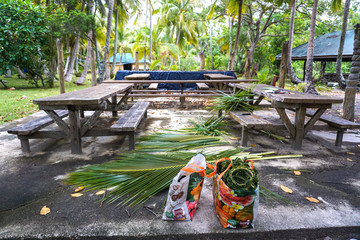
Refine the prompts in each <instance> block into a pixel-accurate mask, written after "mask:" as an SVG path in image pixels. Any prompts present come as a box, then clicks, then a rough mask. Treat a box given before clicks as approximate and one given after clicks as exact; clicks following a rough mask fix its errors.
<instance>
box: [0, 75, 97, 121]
mask: <svg viewBox="0 0 360 240" xmlns="http://www.w3.org/2000/svg"><path fill="white" fill-rule="evenodd" d="M74 78H75V77H74ZM89 78H90V77H88V78H87V79H89ZM1 79H2V80H6V81H7V83H6V85H7V86H8V88H5V87H4V86H3V85H2V84H0V99H1V104H0V125H1V124H4V123H7V122H11V121H14V120H16V119H19V118H23V117H25V116H28V115H30V114H32V113H35V112H38V111H39V108H38V106H37V105H35V104H33V100H34V99H37V98H43V97H48V96H53V95H57V94H59V93H60V88H59V82H58V81H57V82H55V87H54V88H41V87H39V88H36V87H35V85H34V84H31V83H30V82H28V81H27V80H24V79H17V78H6V79H4V78H1ZM40 85H41V84H40ZM90 86H91V82H90V81H88V80H86V81H85V83H84V85H82V86H77V85H76V84H74V82H66V83H65V90H66V92H71V91H75V90H79V89H82V88H86V87H90Z"/></svg>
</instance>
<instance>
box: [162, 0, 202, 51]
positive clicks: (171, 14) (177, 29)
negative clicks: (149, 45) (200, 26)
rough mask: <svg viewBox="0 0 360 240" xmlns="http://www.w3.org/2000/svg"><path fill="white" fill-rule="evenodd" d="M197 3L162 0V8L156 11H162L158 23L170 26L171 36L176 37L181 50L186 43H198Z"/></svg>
mask: <svg viewBox="0 0 360 240" xmlns="http://www.w3.org/2000/svg"><path fill="white" fill-rule="evenodd" d="M194 3H195V4H192V1H191V0H161V1H160V4H161V6H160V8H159V9H157V10H156V12H159V13H160V18H159V19H158V24H159V25H161V26H169V27H170V36H172V37H175V44H176V46H177V47H178V50H179V54H180V50H182V47H183V46H184V44H185V43H188V44H196V42H197V39H196V28H197V21H196V14H195V12H194V7H195V6H196V1H194Z"/></svg>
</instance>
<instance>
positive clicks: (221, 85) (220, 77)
mask: <svg viewBox="0 0 360 240" xmlns="http://www.w3.org/2000/svg"><path fill="white" fill-rule="evenodd" d="M204 78H205V79H209V80H217V81H219V82H213V83H212V84H213V85H214V87H215V88H216V89H220V90H222V89H226V88H228V85H229V83H234V82H228V81H227V80H230V79H236V78H235V77H233V76H228V75H225V74H219V73H205V74H204ZM242 82H257V80H256V79H244V80H243V81H242Z"/></svg>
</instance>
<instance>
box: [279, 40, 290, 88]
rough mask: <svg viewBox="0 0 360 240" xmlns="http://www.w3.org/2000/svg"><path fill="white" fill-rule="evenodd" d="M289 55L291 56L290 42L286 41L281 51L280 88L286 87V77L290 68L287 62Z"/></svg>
mask: <svg viewBox="0 0 360 240" xmlns="http://www.w3.org/2000/svg"><path fill="white" fill-rule="evenodd" d="M288 54H289V41H286V42H285V43H284V44H283V45H282V50H281V63H280V78H279V87H280V88H284V87H285V79H286V75H287V72H288V67H287V62H286V61H287V58H288Z"/></svg>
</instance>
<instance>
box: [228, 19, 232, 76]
mask: <svg viewBox="0 0 360 240" xmlns="http://www.w3.org/2000/svg"><path fill="white" fill-rule="evenodd" d="M231 27H232V22H231V16H229V27H228V29H229V62H228V69H229V70H231V69H230V66H231V49H232V38H231Z"/></svg>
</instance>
